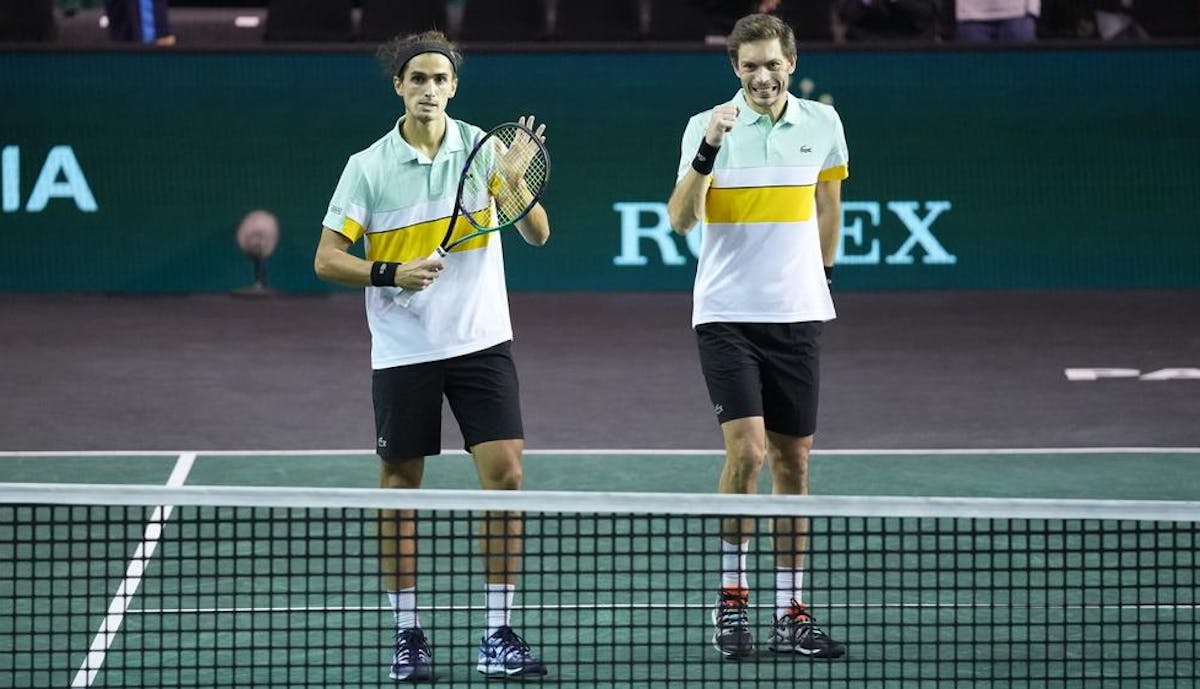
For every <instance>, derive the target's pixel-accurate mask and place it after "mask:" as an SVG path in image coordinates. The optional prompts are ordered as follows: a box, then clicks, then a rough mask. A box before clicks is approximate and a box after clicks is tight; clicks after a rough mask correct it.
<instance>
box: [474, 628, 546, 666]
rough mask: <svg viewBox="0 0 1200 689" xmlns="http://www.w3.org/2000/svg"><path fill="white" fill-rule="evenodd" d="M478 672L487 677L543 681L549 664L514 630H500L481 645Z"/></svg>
mask: <svg viewBox="0 0 1200 689" xmlns="http://www.w3.org/2000/svg"><path fill="white" fill-rule="evenodd" d="M475 669H476V670H479V672H480V674H482V675H484V676H486V677H541V676H543V675H545V674H546V672H547V670H546V664H545V663H543V662H542V660H541V658H538V657H537V655H535V654H534V652H533V651H532V650H531V649H530V648H529V644H527V643H525V640H524V639H522V638H521V636H520V635H519V634H517V633H516V632H515V631H513V628H512V627H501V628H499V629H497V630H496V631H495V632H493V633H492V635H491V636H489V637H487V638H486V639H481V640H480V641H479V662H478V664H476V665H475Z"/></svg>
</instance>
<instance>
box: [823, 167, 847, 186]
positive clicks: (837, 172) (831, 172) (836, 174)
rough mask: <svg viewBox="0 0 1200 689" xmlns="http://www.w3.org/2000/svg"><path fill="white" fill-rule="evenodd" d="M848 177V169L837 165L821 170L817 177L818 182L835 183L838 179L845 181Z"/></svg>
mask: <svg viewBox="0 0 1200 689" xmlns="http://www.w3.org/2000/svg"><path fill="white" fill-rule="evenodd" d="M849 176H850V168H848V167H846V166H845V165H837V166H835V167H831V168H826V169H824V170H821V174H819V175H817V181H818V182H836V181H837V180H839V179H846V178H847V177H849Z"/></svg>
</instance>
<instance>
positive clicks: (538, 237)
mask: <svg viewBox="0 0 1200 689" xmlns="http://www.w3.org/2000/svg"><path fill="white" fill-rule="evenodd" d="M516 227H517V231H518V232H520V233H521V237H522V238H524V240H525V241H526V242H528V243H529V244H532V245H534V246H542V245H544V244H545V243H546V242H547V241H549V240H550V218H549V217H548V216H547V215H546V209H545V208H542V204H540V203H538V204H534V206H533V208H532V209H530V211H529V214H528V215H526V216H525V217H524V218H521V219H520V220H518V221H517V225H516Z"/></svg>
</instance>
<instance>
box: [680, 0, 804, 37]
mask: <svg viewBox="0 0 1200 689" xmlns="http://www.w3.org/2000/svg"><path fill="white" fill-rule="evenodd" d="M802 1H804V0H792V2H802ZM691 3H692V4H693V5H695V6H697V7H700V8H701V9H703V10H704V13H705V14H706V15H708V30H707V35H709V36H720V37H721V38H722V39H723V38H724V37H725V36H727V35H728V34H729V32H730V31H732V30H733V25H734V23H735V22H736V21H737V20H738V19H740V18H741V17H744V16H746V15H747V14H771V13H774V12H776V10H778V9H779V6H780V5H781V4H783V0H691Z"/></svg>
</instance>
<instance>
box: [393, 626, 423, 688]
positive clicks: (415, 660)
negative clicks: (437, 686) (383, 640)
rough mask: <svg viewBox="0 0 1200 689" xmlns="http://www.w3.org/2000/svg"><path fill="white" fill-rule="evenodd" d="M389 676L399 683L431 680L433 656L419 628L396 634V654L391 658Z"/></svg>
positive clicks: (402, 630)
mask: <svg viewBox="0 0 1200 689" xmlns="http://www.w3.org/2000/svg"><path fill="white" fill-rule="evenodd" d="M389 675H390V676H391V678H392V679H394V680H398V681H401V682H427V681H429V680H431V679H433V654H432V653H430V651H429V642H428V641H426V640H425V632H423V631H421V628H420V627H409V628H408V629H401V630H400V631H398V632H396V653H395V655H393V656H392V671H391V672H390V673H389Z"/></svg>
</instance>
